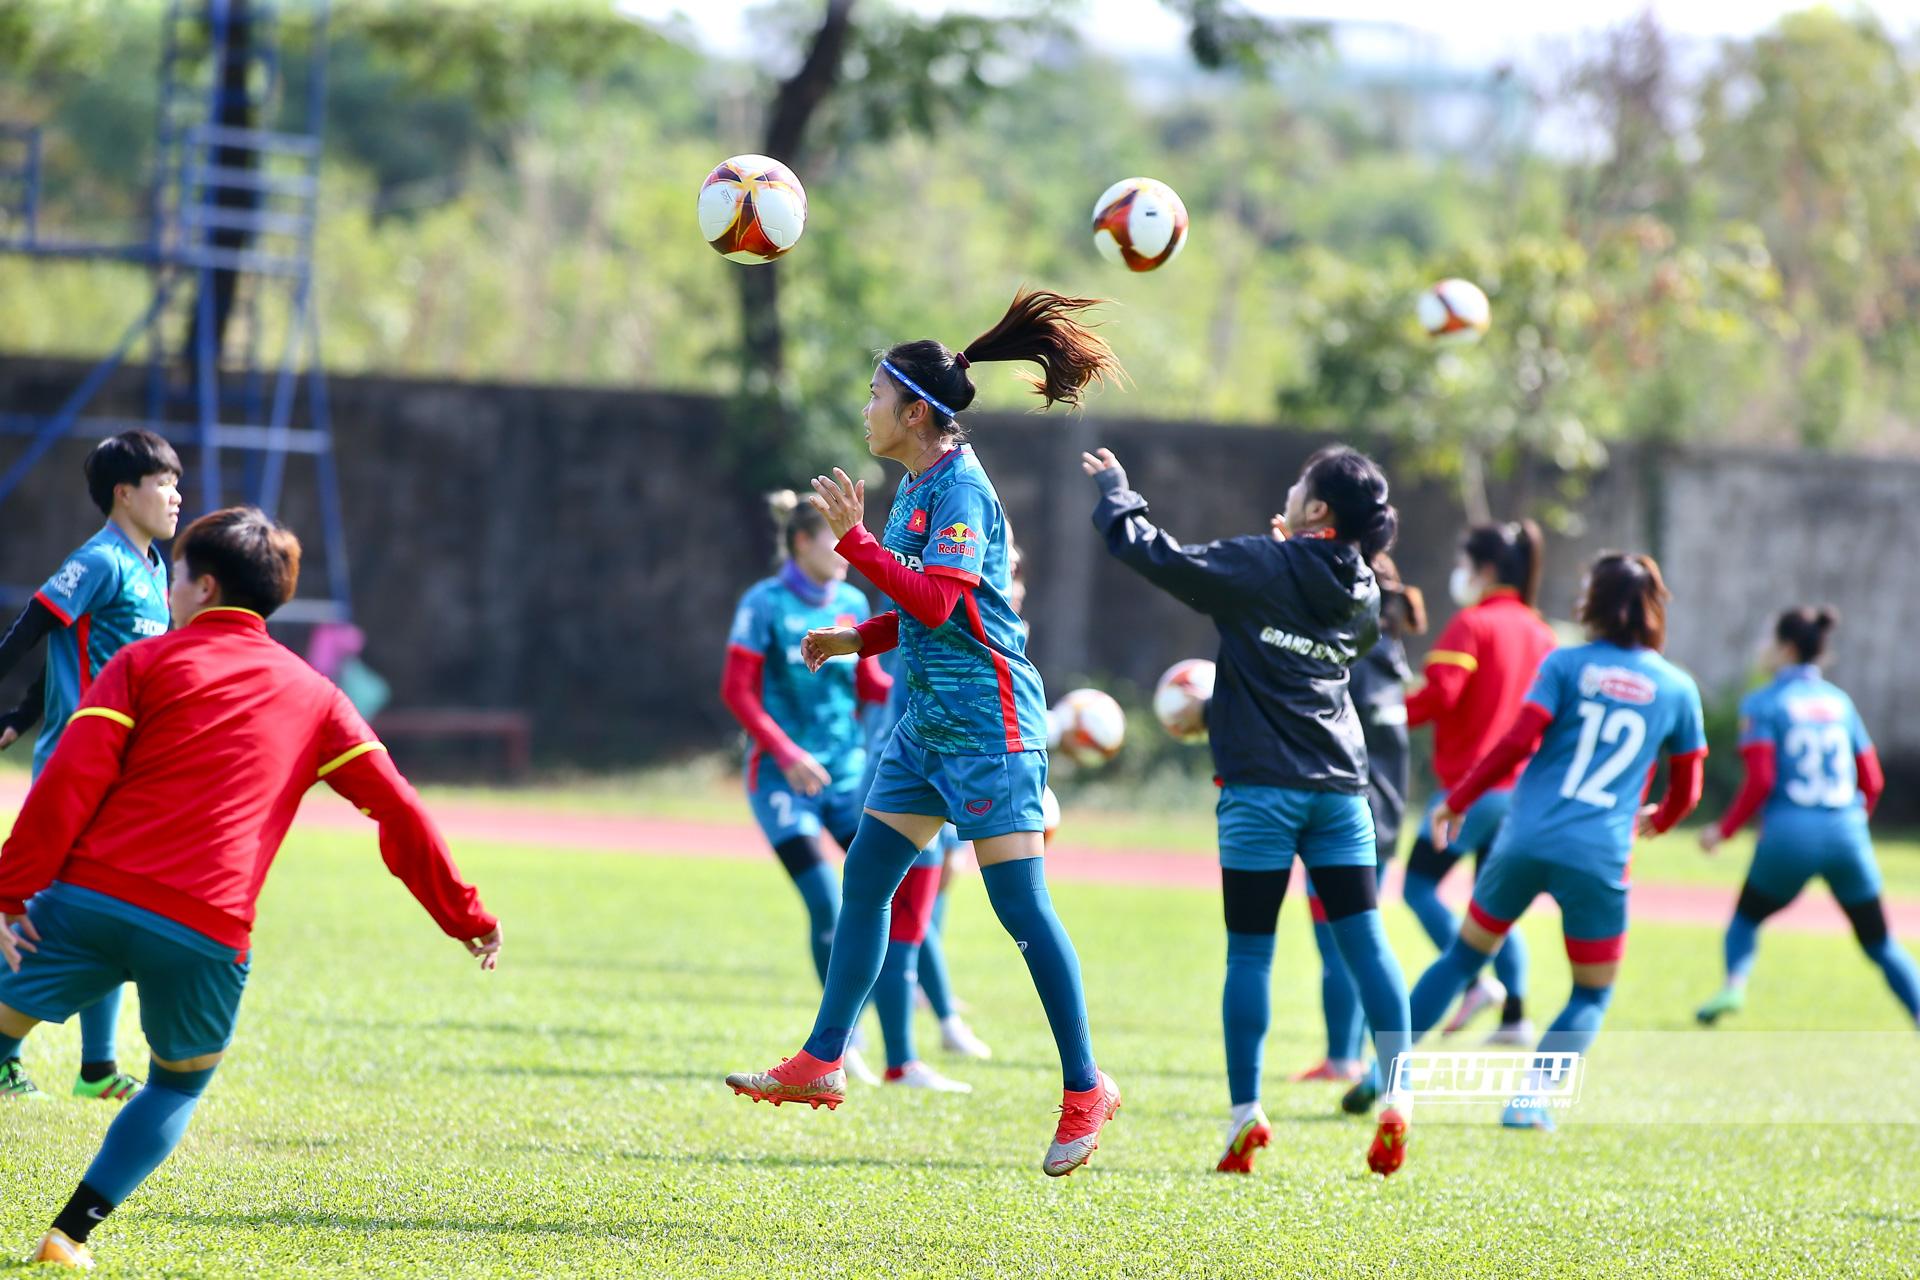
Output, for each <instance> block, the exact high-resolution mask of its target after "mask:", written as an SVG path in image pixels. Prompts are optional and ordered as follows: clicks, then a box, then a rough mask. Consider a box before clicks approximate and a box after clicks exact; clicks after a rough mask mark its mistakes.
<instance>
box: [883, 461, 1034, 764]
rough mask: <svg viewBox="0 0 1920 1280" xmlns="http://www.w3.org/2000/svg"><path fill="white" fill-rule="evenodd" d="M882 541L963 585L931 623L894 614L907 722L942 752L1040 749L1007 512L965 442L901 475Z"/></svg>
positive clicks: (920, 569)
mask: <svg viewBox="0 0 1920 1280" xmlns="http://www.w3.org/2000/svg"><path fill="white" fill-rule="evenodd" d="M880 543H881V545H882V546H884V547H885V548H886V549H887V550H888V551H889V552H890V553H892V555H893V558H894V559H896V560H898V561H899V562H900V563H901V564H904V565H905V566H907V568H909V569H912V570H913V571H914V572H916V573H930V574H935V575H945V576H947V577H952V578H958V579H959V580H960V582H961V583H962V584H963V585H964V586H965V587H966V588H967V590H966V591H965V592H964V593H963V594H962V595H961V597H960V601H959V603H958V604H956V605H955V606H954V610H953V614H952V616H951V617H949V618H948V619H947V620H946V621H945V622H943V623H941V624H940V625H939V626H938V627H933V628H928V627H926V626H923V625H922V624H921V623H919V622H917V621H915V620H914V618H913V616H912V615H911V614H909V613H907V612H906V611H905V610H902V611H901V613H900V650H901V667H902V670H903V671H904V672H905V675H906V685H907V705H906V711H905V713H904V714H903V716H902V719H901V724H902V726H903V728H904V730H905V731H906V732H908V733H910V734H912V735H913V736H914V737H915V738H916V739H918V740H919V741H920V742H921V743H922V744H924V745H925V746H926V747H927V749H928V750H930V751H934V752H936V753H940V754H943V755H1007V754H1009V753H1011V752H1017V751H1045V750H1046V749H1047V700H1046V699H1047V695H1046V691H1045V689H1044V688H1043V687H1042V686H1041V683H1040V673H1039V671H1037V670H1035V668H1034V665H1033V663H1031V662H1029V661H1028V660H1027V629H1026V625H1025V624H1024V623H1023V622H1021V621H1020V617H1019V615H1018V614H1016V613H1014V611H1013V606H1012V605H1010V604H1009V603H1008V602H1007V591H1008V588H1009V587H1010V586H1011V584H1012V560H1011V558H1010V555H1009V548H1010V546H1011V538H1010V537H1009V535H1008V532H1007V517H1006V512H1005V511H1004V510H1002V508H1001V506H1000V496H999V495H998V494H997V493H995V492H994V490H993V483H992V482H991V481H990V480H988V479H987V473H986V472H985V471H984V470H983V469H982V468H981V466H980V461H979V459H977V458H975V457H974V455H973V448H972V446H971V445H961V446H960V447H958V448H956V449H952V450H950V451H948V452H947V453H944V454H942V455H941V457H940V460H939V461H938V462H935V463H934V464H933V465H932V466H930V467H928V468H927V469H926V470H925V471H923V472H921V473H920V474H919V475H918V476H907V477H905V478H904V479H902V480H901V482H900V488H899V490H898V491H897V492H895V494H894V497H893V507H892V509H891V510H890V511H889V512H888V513H887V527H886V529H885V530H884V531H883V532H882V534H881V536H880Z"/></svg>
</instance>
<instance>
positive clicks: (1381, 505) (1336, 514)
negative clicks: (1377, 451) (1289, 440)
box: [1300, 445, 1400, 561]
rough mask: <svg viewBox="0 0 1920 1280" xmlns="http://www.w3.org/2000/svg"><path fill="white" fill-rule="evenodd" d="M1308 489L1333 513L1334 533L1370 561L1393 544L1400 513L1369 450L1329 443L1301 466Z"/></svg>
mask: <svg viewBox="0 0 1920 1280" xmlns="http://www.w3.org/2000/svg"><path fill="white" fill-rule="evenodd" d="M1300 478H1301V479H1303V480H1305V481H1306V482H1307V491H1308V492H1309V493H1311V494H1312V495H1313V496H1314V497H1316V498H1318V499H1320V501H1322V502H1324V503H1326V504H1327V509H1328V510H1329V511H1331V512H1332V513H1333V533H1334V536H1335V537H1337V538H1339V539H1340V541H1342V542H1351V543H1352V544H1354V546H1356V547H1358V548H1359V549H1360V557H1361V558H1362V559H1363V560H1367V561H1371V560H1372V559H1373V558H1374V557H1375V556H1377V555H1379V554H1380V553H1381V552H1382V551H1385V550H1386V549H1387V548H1388V547H1391V546H1392V545H1393V540H1394V538H1395V536H1396V535H1398V533H1399V532H1400V513H1399V512H1398V511H1395V510H1394V509H1393V507H1392V505H1391V504H1389V503H1388V502H1387V477H1386V475H1385V473H1383V472H1382V471H1381V470H1380V467H1379V464H1378V463H1376V462H1374V460H1373V459H1372V458H1369V457H1368V456H1367V455H1366V454H1364V453H1361V452H1359V451H1358V450H1356V449H1349V448H1347V447H1346V446H1345V445H1330V446H1328V447H1327V448H1325V449H1322V450H1320V451H1319V452H1318V453H1315V454H1314V455H1313V456H1312V457H1311V458H1308V459H1307V465H1306V466H1305V467H1303V468H1301V470H1300Z"/></svg>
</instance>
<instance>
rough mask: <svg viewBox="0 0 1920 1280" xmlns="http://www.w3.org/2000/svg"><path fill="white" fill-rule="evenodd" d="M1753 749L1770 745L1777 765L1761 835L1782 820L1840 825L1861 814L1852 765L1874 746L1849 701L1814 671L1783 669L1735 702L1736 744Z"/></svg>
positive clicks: (1857, 777)
mask: <svg viewBox="0 0 1920 1280" xmlns="http://www.w3.org/2000/svg"><path fill="white" fill-rule="evenodd" d="M1756 742H1765V743H1769V744H1771V745H1772V747H1773V750H1774V756H1775V758H1776V759H1777V760H1778V761H1779V774H1780V781H1779V782H1778V783H1777V784H1776V785H1775V786H1774V788H1773V791H1772V792H1771V793H1770V794H1769V795H1768V796H1767V807H1766V809H1765V811H1764V814H1763V816H1762V818H1761V825H1762V827H1763V829H1768V830H1771V829H1772V828H1774V827H1776V826H1778V825H1779V824H1780V822H1781V820H1782V819H1785V820H1789V821H1796V822H1797V823H1799V824H1800V825H1805V823H1806V822H1808V821H1812V822H1814V823H1816V824H1818V823H1819V822H1821V821H1823V820H1824V821H1827V822H1831V823H1837V824H1842V825H1844V823H1845V822H1846V821H1848V820H1853V821H1858V819H1859V818H1860V817H1861V816H1862V815H1863V814H1864V813H1865V812H1866V801H1865V800H1864V799H1862V797H1861V795H1860V775H1859V772H1858V770H1857V768H1856V767H1855V765H1854V759H1855V757H1857V756H1862V755H1865V754H1866V753H1867V752H1868V751H1870V750H1872V748H1873V740H1872V739H1871V738H1869V737H1867V729H1866V726H1865V725H1864V724H1862V723H1861V722H1860V712H1859V710H1858V709H1857V708H1856V707H1855V706H1854V705H1853V699H1852V698H1849V697H1848V696H1847V695H1846V694H1845V693H1844V692H1843V691H1842V690H1841V689H1840V688H1839V687H1838V686H1836V685H1832V684H1829V683H1827V682H1826V681H1825V680H1823V679H1822V678H1821V676H1820V668H1818V667H1813V666H1805V667H1787V668H1786V669H1784V670H1782V671H1781V672H1780V673H1779V674H1778V675H1777V676H1775V677H1774V678H1773V680H1772V682H1771V683H1769V684H1768V685H1767V686H1766V687H1765V688H1763V689H1756V690H1754V691H1753V692H1752V693H1750V694H1748V695H1747V696H1746V698H1745V699H1743V700H1742V701H1741V703H1740V745H1741V747H1743V748H1745V747H1748V746H1751V745H1753V744H1754V743H1756ZM1796 829H1798V827H1797V828H1796Z"/></svg>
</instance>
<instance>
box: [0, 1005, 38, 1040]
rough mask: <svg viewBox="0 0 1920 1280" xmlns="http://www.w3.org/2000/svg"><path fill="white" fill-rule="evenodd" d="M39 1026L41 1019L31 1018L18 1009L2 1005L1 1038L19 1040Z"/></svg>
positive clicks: (0, 1017)
mask: <svg viewBox="0 0 1920 1280" xmlns="http://www.w3.org/2000/svg"><path fill="white" fill-rule="evenodd" d="M39 1025H40V1019H38V1018H29V1017H28V1016H27V1015H26V1014H24V1013H21V1012H19V1011H18V1010H17V1009H9V1008H8V1007H7V1006H6V1005H4V1004H0V1036H7V1037H9V1038H10V1039H14V1040H18V1039H20V1038H21V1037H23V1036H25V1035H26V1034H27V1032H29V1031H31V1030H33V1029H34V1028H35V1027H37V1026H39Z"/></svg>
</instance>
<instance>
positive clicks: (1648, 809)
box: [1633, 804, 1660, 836]
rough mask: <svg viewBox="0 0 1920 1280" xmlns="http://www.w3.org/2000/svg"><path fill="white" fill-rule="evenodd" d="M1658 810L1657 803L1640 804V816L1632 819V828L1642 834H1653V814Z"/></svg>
mask: <svg viewBox="0 0 1920 1280" xmlns="http://www.w3.org/2000/svg"><path fill="white" fill-rule="evenodd" d="M1658 812H1660V806H1659V805H1657V804H1647V805H1641V806H1640V816H1639V817H1637V818H1635V819H1634V820H1633V829H1634V830H1635V831H1636V832H1638V833H1639V834H1641V835H1643V836H1650V835H1653V834H1655V832H1654V829H1653V815H1654V814H1656V813H1658Z"/></svg>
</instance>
